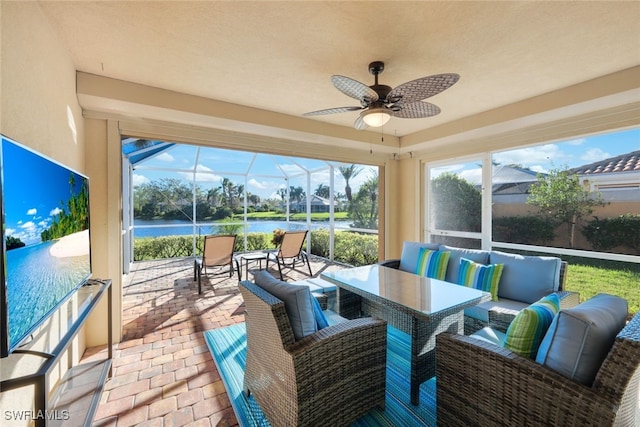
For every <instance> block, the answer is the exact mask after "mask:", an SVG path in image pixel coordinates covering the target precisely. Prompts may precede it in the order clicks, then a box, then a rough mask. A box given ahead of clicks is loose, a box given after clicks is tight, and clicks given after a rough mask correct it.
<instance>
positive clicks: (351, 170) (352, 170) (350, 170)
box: [338, 164, 362, 203]
mask: <svg viewBox="0 0 640 427" xmlns="http://www.w3.org/2000/svg"><path fill="white" fill-rule="evenodd" d="M338 170H339V171H340V173H341V174H342V176H343V177H344V180H345V186H344V192H345V193H346V195H347V200H348V201H349V203H351V201H352V200H353V198H352V196H351V187H350V186H349V180H350V179H351V178H355V177H356V176H358V174H359V173H360V172H362V168H360V167H358V166H356V165H353V164H352V165H351V166H340V167H339V168H338Z"/></svg>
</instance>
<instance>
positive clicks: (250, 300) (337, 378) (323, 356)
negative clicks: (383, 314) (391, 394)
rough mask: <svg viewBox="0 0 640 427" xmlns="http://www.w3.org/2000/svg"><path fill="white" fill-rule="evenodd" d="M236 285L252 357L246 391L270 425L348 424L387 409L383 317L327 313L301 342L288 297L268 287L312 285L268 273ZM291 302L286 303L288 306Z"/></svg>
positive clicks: (301, 296) (298, 296) (305, 295)
mask: <svg viewBox="0 0 640 427" xmlns="http://www.w3.org/2000/svg"><path fill="white" fill-rule="evenodd" d="M254 280H256V283H260V286H258V285H257V284H256V283H252V282H248V281H243V282H241V283H240V284H239V287H240V291H241V293H242V296H243V298H244V303H245V307H246V314H245V316H246V327H247V361H246V371H245V375H244V390H245V393H247V394H248V395H250V396H254V398H255V399H256V401H257V402H258V403H259V404H260V407H261V408H262V411H263V412H264V413H265V415H266V416H267V418H268V419H269V422H270V423H271V425H274V426H303V425H327V426H329V425H330V426H343V425H349V424H350V423H351V422H352V421H354V420H356V419H358V418H359V417H361V416H362V415H364V414H365V413H366V412H368V411H369V410H370V409H372V408H374V407H376V406H380V407H382V408H384V406H385V386H386V348H387V342H386V339H387V329H386V322H384V321H382V320H379V319H372V318H363V319H355V320H348V321H347V320H346V319H339V321H338V323H334V320H333V319H335V317H336V316H337V315H333V316H330V319H331V320H330V322H329V323H330V325H329V326H326V327H324V328H322V329H320V330H318V331H317V332H312V333H310V334H309V335H306V336H304V337H302V338H299V339H296V337H295V336H294V331H293V328H292V322H297V321H296V320H293V318H291V320H290V316H291V307H290V306H286V305H287V304H289V298H288V297H287V298H284V297H283V298H284V299H285V300H286V301H287V302H286V303H285V302H284V301H283V300H281V299H279V298H277V297H276V296H274V295H273V294H272V293H271V292H269V291H267V290H265V289H264V288H263V287H261V286H264V287H265V288H267V289H271V288H270V286H275V287H277V288H278V289H279V290H278V291H277V292H276V291H273V292H274V293H279V292H281V290H282V289H283V288H284V289H286V291H287V292H289V290H290V289H289V288H287V287H294V288H298V289H304V293H300V292H296V297H295V298H296V299H297V300H298V301H301V300H302V299H306V298H312V297H311V293H310V291H309V288H308V287H303V286H296V285H291V284H287V283H286V282H281V281H279V280H277V279H275V278H273V276H270V274H269V273H268V272H265V271H260V272H257V273H256V274H255V275H254ZM287 307H288V308H287Z"/></svg>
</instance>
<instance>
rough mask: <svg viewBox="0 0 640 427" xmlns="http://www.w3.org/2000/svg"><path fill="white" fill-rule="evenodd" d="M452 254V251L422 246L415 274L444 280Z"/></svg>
mask: <svg viewBox="0 0 640 427" xmlns="http://www.w3.org/2000/svg"><path fill="white" fill-rule="evenodd" d="M450 255H451V253H449V252H444V251H432V250H430V249H427V248H420V251H419V252H418V263H417V265H416V270H415V274H417V275H419V276H425V277H430V278H432V279H438V280H444V277H445V276H446V274H447V263H448V262H449V256H450Z"/></svg>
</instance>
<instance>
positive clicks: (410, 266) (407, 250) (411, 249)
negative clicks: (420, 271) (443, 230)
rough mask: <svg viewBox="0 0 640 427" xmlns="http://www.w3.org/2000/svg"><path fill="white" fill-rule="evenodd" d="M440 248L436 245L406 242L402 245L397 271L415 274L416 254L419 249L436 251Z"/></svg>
mask: <svg viewBox="0 0 640 427" xmlns="http://www.w3.org/2000/svg"><path fill="white" fill-rule="evenodd" d="M439 247H440V245H439V244H437V243H423V242H408V241H405V242H404V243H403V244H402V255H401V256H400V266H399V269H400V270H402V271H406V272H408V273H415V270H416V264H417V263H418V253H419V252H420V249H422V248H427V249H431V250H433V251H437V250H438V248H439Z"/></svg>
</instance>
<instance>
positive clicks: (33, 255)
mask: <svg viewBox="0 0 640 427" xmlns="http://www.w3.org/2000/svg"><path fill="white" fill-rule="evenodd" d="M0 180H1V181H0V182H1V184H2V185H1V188H2V192H1V193H0V208H1V209H2V244H3V255H4V256H3V262H2V263H1V267H0V273H1V277H0V279H1V281H0V291H1V292H0V310H1V312H0V313H1V315H0V328H2V330H1V331H0V357H6V356H7V355H9V353H11V352H12V351H14V350H15V349H16V348H17V347H18V346H20V345H21V344H22V343H23V342H25V341H27V339H28V338H29V337H30V336H31V335H32V334H33V333H34V332H35V330H36V328H38V326H40V325H41V324H42V322H44V321H45V320H46V319H47V318H48V317H49V316H50V315H51V314H52V313H53V312H54V311H55V310H56V308H58V307H59V306H60V305H61V304H62V303H63V302H64V301H66V300H67V299H68V298H69V297H70V296H71V295H72V294H73V292H74V291H75V290H76V289H77V288H78V287H79V286H81V285H82V284H84V283H85V282H86V280H87V279H88V278H89V277H90V276H91V253H90V252H91V251H90V239H89V180H88V178H87V177H85V176H83V175H81V174H79V173H77V172H75V171H73V170H71V169H69V168H67V167H65V166H63V165H61V164H59V163H57V162H55V161H53V160H50V159H48V158H47V157H45V156H43V155H41V154H38V153H36V152H34V151H32V150H31V149H29V148H26V147H24V146H22V145H20V144H18V143H17V142H15V141H13V140H11V139H9V138H6V137H4V136H2V150H1V151H0Z"/></svg>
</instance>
